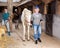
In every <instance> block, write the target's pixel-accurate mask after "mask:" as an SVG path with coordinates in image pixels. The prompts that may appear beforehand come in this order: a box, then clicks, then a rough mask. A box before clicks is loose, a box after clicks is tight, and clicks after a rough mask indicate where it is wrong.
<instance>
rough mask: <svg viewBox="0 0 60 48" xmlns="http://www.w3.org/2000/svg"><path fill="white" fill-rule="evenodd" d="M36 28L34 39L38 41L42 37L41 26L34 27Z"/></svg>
mask: <svg viewBox="0 0 60 48" xmlns="http://www.w3.org/2000/svg"><path fill="white" fill-rule="evenodd" d="M33 28H34V39H35V40H38V38H40V36H41V25H33Z"/></svg>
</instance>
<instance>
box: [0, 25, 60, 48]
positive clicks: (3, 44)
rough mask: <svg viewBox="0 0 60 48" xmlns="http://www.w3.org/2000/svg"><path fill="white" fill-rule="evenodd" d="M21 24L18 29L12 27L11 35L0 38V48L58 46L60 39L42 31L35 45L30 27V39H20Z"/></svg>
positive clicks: (50, 47) (46, 47)
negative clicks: (39, 39)
mask: <svg viewBox="0 0 60 48" xmlns="http://www.w3.org/2000/svg"><path fill="white" fill-rule="evenodd" d="M22 33H23V32H22V26H21V25H20V26H19V29H14V28H13V32H12V33H11V36H8V35H7V34H6V35H5V36H4V37H2V39H1V40H0V48H60V40H59V39H57V38H55V37H50V36H48V35H46V34H45V33H44V32H42V35H41V40H42V42H41V43H40V42H38V44H37V45H36V44H35V42H34V38H33V29H32V28H31V29H30V34H31V37H30V41H27V39H26V41H25V42H23V41H22V35H23V34H22Z"/></svg>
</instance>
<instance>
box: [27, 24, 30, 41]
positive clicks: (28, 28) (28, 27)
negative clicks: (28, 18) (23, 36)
mask: <svg viewBox="0 0 60 48" xmlns="http://www.w3.org/2000/svg"><path fill="white" fill-rule="evenodd" d="M29 30H30V26H29V25H28V26H27V32H28V40H30V33H29Z"/></svg>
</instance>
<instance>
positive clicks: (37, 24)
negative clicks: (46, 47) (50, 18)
mask: <svg viewBox="0 0 60 48" xmlns="http://www.w3.org/2000/svg"><path fill="white" fill-rule="evenodd" d="M41 20H42V14H41V13H39V7H38V6H35V7H34V12H33V15H32V21H33V28H34V39H35V44H37V43H38V42H37V41H39V42H41V39H40V37H41Z"/></svg>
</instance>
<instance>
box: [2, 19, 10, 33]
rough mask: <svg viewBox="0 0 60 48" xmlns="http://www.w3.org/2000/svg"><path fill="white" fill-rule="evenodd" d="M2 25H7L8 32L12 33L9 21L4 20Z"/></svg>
mask: <svg viewBox="0 0 60 48" xmlns="http://www.w3.org/2000/svg"><path fill="white" fill-rule="evenodd" d="M2 25H6V27H7V31H8V32H10V26H9V21H8V20H5V21H4V20H2Z"/></svg>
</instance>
